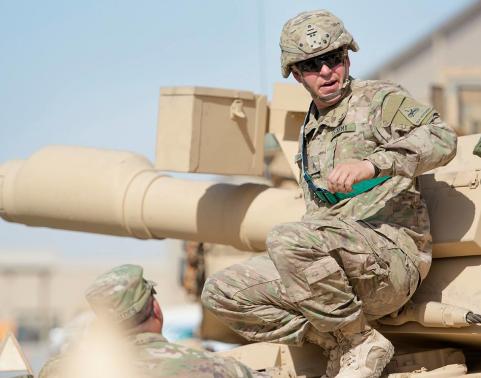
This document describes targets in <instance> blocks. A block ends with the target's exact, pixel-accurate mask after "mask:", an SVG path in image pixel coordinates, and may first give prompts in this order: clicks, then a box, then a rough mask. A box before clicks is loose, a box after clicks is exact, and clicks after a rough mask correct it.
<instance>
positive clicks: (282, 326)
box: [202, 219, 419, 349]
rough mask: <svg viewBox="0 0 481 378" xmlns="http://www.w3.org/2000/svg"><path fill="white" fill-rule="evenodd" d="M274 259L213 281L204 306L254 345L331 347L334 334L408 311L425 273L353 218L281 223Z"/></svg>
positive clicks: (271, 244)
mask: <svg viewBox="0 0 481 378" xmlns="http://www.w3.org/2000/svg"><path fill="white" fill-rule="evenodd" d="M267 247H268V254H269V256H267V255H261V256H256V257H254V258H252V259H250V260H248V261H246V262H244V263H240V264H236V265H233V266H231V267H229V268H227V269H225V270H223V271H220V272H218V273H216V274H214V275H213V276H212V277H210V278H209V279H208V280H207V282H206V284H205V286H204V291H203V293H202V302H203V304H204V305H205V306H206V307H207V308H208V309H209V310H210V311H212V312H213V313H214V314H216V315H217V316H218V317H220V318H221V319H222V320H224V321H225V322H226V323H227V324H228V325H229V326H230V327H231V328H232V329H233V330H234V331H236V332H237V333H239V334H240V335H241V336H243V337H245V338H246V339H248V340H252V341H271V342H281V343H287V344H292V345H301V344H302V343H303V342H304V341H305V339H306V337H307V338H308V341H310V342H314V343H316V344H319V345H321V346H323V347H324V348H328V349H330V348H331V347H332V342H335V340H334V339H333V338H332V335H331V332H333V331H335V330H337V329H339V328H343V327H345V326H348V325H349V326H351V325H352V324H356V322H358V321H359V320H360V319H362V318H364V317H365V318H367V319H368V320H372V319H376V318H380V317H382V316H385V315H387V314H390V313H392V312H394V311H396V310H397V309H399V308H400V307H402V306H403V305H404V304H405V303H406V302H407V301H408V299H409V298H410V297H411V296H412V294H413V293H414V291H415V289H416V287H417V285H418V282H419V274H418V271H417V269H416V267H415V266H414V264H413V263H412V262H411V260H410V259H409V258H408V256H407V255H406V254H405V253H404V252H403V251H402V250H400V249H399V248H398V247H397V246H396V245H395V244H394V243H393V242H392V241H390V240H389V239H387V238H386V237H384V236H383V235H380V234H378V233H377V232H376V231H374V230H373V229H372V228H371V227H369V225H368V224H366V223H361V222H355V221H349V220H347V221H346V220H337V219H334V220H328V221H316V222H295V223H286V224H281V225H278V226H275V227H274V228H273V229H272V231H271V232H270V234H269V236H268V239H267Z"/></svg>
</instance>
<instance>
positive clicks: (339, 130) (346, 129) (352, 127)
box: [331, 123, 356, 140]
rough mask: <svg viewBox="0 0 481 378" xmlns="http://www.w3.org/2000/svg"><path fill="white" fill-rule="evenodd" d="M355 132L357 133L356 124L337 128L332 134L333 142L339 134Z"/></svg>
mask: <svg viewBox="0 0 481 378" xmlns="http://www.w3.org/2000/svg"><path fill="white" fill-rule="evenodd" d="M353 131H356V124H355V123H348V124H347V125H341V126H337V127H336V128H335V129H334V130H332V132H331V140H333V139H334V138H335V137H337V136H338V135H339V134H342V133H348V132H353Z"/></svg>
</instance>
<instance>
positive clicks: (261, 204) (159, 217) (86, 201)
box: [0, 84, 481, 376]
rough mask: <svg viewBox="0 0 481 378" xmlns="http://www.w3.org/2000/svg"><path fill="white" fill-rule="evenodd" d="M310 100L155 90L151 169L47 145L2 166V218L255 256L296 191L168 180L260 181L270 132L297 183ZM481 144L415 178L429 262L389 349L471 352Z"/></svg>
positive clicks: (478, 293) (139, 161)
mask: <svg viewBox="0 0 481 378" xmlns="http://www.w3.org/2000/svg"><path fill="white" fill-rule="evenodd" d="M308 102H309V98H308V97H307V94H306V93H305V91H303V90H302V88H300V87H297V86H292V85H287V84H282V85H277V86H276V87H275V91H274V96H273V100H272V103H271V104H270V105H269V106H268V104H267V102H266V98H265V97H264V96H259V95H255V94H253V93H251V92H245V91H234V90H223V89H212V88H198V87H191V88H164V89H162V91H161V96H160V105H159V108H160V111H159V124H158V140H157V157H156V162H155V164H152V163H151V162H149V161H148V160H147V159H145V158H144V157H142V156H139V155H136V154H133V153H130V152H124V151H111V150H100V149H92V148H83V147H66V146H50V147H46V148H44V149H42V150H40V151H38V152H37V153H35V154H34V155H32V156H31V157H30V158H28V159H27V160H13V161H9V162H5V163H3V164H1V165H0V216H1V217H2V218H3V219H5V220H6V221H10V222H16V223H23V224H25V225H29V226H37V227H50V228H58V229H66V230H76V231H84V232H93V233H100V234H109V235H119V236H126V237H135V238H140V239H162V238H176V239H183V240H195V241H202V242H210V243H220V244H228V245H232V246H234V247H236V248H239V249H242V250H249V251H263V250H264V249H265V239H266V236H267V233H268V232H269V230H270V229H271V228H272V226H274V225H275V224H278V223H283V222H288V221H295V220H299V219H300V217H301V216H302V214H303V212H304V204H303V200H302V198H301V197H300V194H299V191H298V190H297V189H280V188H273V187H270V186H268V185H265V184H259V183H255V182H253V183H248V184H241V185H236V184H226V183H219V182H215V181H199V180H191V179H189V178H177V177H172V176H169V173H168V171H180V172H186V173H192V174H195V173H215V174H220V175H251V176H254V175H257V176H260V175H262V174H263V171H264V148H263V146H264V135H265V133H266V132H270V133H273V134H274V135H275V136H276V139H277V141H278V143H279V145H280V147H281V150H282V152H283V153H284V155H285V157H286V158H287V161H288V162H289V167H290V169H291V172H292V175H293V176H294V177H298V176H299V172H298V168H297V166H296V165H295V164H294V161H293V159H292V156H293V155H294V154H295V152H296V150H297V140H298V135H299V127H300V124H301V123H302V119H303V116H304V112H305V109H306V108H307V104H308ZM479 138H480V135H471V136H465V137H461V138H460V140H459V146H458V155H457V156H456V158H455V159H454V160H453V161H452V162H451V163H449V164H448V165H447V166H446V167H443V168H439V169H437V170H435V171H434V172H429V173H427V174H425V175H423V176H422V177H421V178H420V180H419V181H420V187H421V190H422V193H423V195H424V197H425V198H426V199H427V202H428V205H429V210H430V215H431V221H432V234H433V238H434V248H433V256H434V258H435V261H434V263H433V267H432V269H431V272H430V273H429V276H428V278H427V279H426V280H425V282H424V283H423V285H422V286H421V288H419V290H418V291H417V292H416V294H415V296H414V297H413V300H412V302H410V303H409V305H407V306H405V308H404V309H403V310H402V311H400V312H399V313H398V314H393V315H392V316H391V317H390V318H388V319H383V320H381V321H380V323H382V325H380V326H379V329H380V330H381V331H382V332H383V333H386V334H387V335H389V337H390V338H392V339H393V340H396V341H398V342H399V343H403V344H405V345H406V344H408V345H409V344H410V343H412V342H413V340H422V341H423V342H427V341H429V342H431V341H441V342H444V343H452V342H455V343H457V344H458V345H462V346H465V347H467V348H470V347H475V348H481V328H480V327H479V326H478V325H476V324H479V323H480V321H481V318H480V317H479V316H478V315H477V314H480V313H481V290H480V289H481V284H479V281H478V277H479V276H481V222H480V216H481V188H480V179H481V173H480V171H481V159H480V158H479V157H476V156H474V155H472V150H473V147H474V145H475V144H476V142H477V141H478V140H479ZM416 343H417V341H416ZM250 347H251V348H252V346H250ZM263 348H264V347H263ZM281 349H282V348H281ZM281 349H278V350H276V351H273V350H272V355H275V354H276V353H281V354H282V353H284V354H285V353H291V354H290V357H289V358H290V360H289V361H291V362H290V363H288V364H287V365H289V364H290V365H289V366H290V367H289V369H294V368H293V366H296V363H297V364H298V365H299V364H301V365H302V364H304V365H303V366H305V364H306V363H307V362H306V361H307V360H306V358H305V357H304V359H303V358H301V357H299V356H302V355H303V354H302V352H292V348H286V349H282V350H281ZM289 351H291V352H289ZM269 353H271V352H269ZM306 353H307V354H305V355H304V356H306V355H310V354H308V352H306ZM309 353H311V352H309ZM416 353H418V352H416ZM423 353H424V352H423ZM439 353H441V352H439ZM443 353H444V352H442V353H441V354H442V355H443V356H445V355H446V356H450V355H451V354H449V353H450V352H449V353H448V352H446V353H447V354H446V353H444V354H443ZM296 356H298V357H296ZM438 360H440V361H441V360H442V359H438ZM272 361H274V362H275V361H279V360H276V359H275V358H274V357H273V359H272ZM296 361H297V362H296ZM302 361H304V362H302ZM443 361H456V362H455V363H457V364H459V363H462V361H461V362H459V358H458V359H454V360H449V359H444V360H443ZM274 362H273V363H274ZM275 363H277V362H275ZM266 364H268V362H266ZM446 364H447V363H445V365H446ZM287 365H286V366H287ZM410 366H411V365H410ZM412 366H415V365H412ZM440 366H442V365H439V366H438V367H440ZM301 370H302V369H301ZM301 370H296V369H294V371H301ZM302 371H304V372H305V371H306V370H305V369H304V370H302ZM393 371H394V370H393ZM403 371H404V370H403ZM455 371H456V372H459V369H458V370H456V369H455ZM446 376H448V375H446Z"/></svg>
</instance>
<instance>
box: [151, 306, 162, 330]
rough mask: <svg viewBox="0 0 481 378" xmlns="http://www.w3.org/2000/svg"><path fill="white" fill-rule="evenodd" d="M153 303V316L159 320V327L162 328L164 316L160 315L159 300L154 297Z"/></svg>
mask: <svg viewBox="0 0 481 378" xmlns="http://www.w3.org/2000/svg"><path fill="white" fill-rule="evenodd" d="M152 305H153V310H152V311H153V313H154V317H155V318H156V319H157V320H158V321H159V322H160V328H161V329H162V325H163V324H164V316H163V315H162V310H161V309H160V305H159V302H157V300H156V299H154V302H153V303H152Z"/></svg>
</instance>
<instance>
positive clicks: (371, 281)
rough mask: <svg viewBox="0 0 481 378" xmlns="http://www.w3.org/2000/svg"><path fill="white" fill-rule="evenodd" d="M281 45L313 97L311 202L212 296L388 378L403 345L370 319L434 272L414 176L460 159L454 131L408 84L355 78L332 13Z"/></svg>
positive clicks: (308, 152)
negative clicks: (395, 344) (396, 346)
mask: <svg viewBox="0 0 481 378" xmlns="http://www.w3.org/2000/svg"><path fill="white" fill-rule="evenodd" d="M280 47H281V68H282V75H283V76H284V77H285V78H287V77H288V76H289V74H290V73H291V72H292V73H293V75H294V78H295V79H296V80H297V81H298V82H299V83H301V84H302V85H303V86H304V87H305V89H306V90H307V91H308V92H309V94H310V95H311V96H312V102H311V104H310V107H309V109H308V111H307V115H306V118H305V121H304V124H303V125H302V127H301V133H300V138H299V153H298V154H297V156H296V161H297V163H298V165H299V168H300V170H301V186H302V189H303V192H304V199H305V202H306V208H307V212H306V214H305V215H304V217H303V219H302V221H301V222H294V223H288V224H281V225H277V226H275V227H274V228H273V229H272V231H271V232H270V234H269V235H268V237H267V243H266V244H267V251H268V255H269V256H268V257H266V256H262V257H255V258H254V259H252V260H250V261H248V262H246V263H244V264H238V265H234V266H232V267H230V268H228V269H226V270H224V271H221V272H219V273H217V274H215V275H214V276H213V277H211V278H210V279H209V280H208V281H207V283H206V285H205V287H204V292H203V295H202V299H203V303H204V304H205V306H206V307H207V308H209V309H210V310H211V311H213V312H214V313H215V314H217V315H218V316H219V317H220V318H222V319H223V320H224V321H225V322H226V323H227V324H228V325H229V326H230V327H231V328H233V329H234V330H235V331H236V332H238V333H239V334H240V335H242V336H244V337H245V338H247V339H249V340H255V341H273V342H280V343H289V344H297V345H299V344H302V343H303V342H304V341H305V340H307V341H310V342H313V343H316V344H319V345H321V346H322V347H323V348H325V350H326V351H327V353H326V355H327V356H328V367H327V371H326V375H327V376H328V377H334V376H336V377H349V378H352V377H379V376H380V375H381V372H382V370H383V369H384V367H385V366H386V364H387V363H388V362H389V360H390V359H391V358H392V355H393V352H394V348H393V346H392V344H391V343H390V341H389V340H387V339H386V338H385V337H383V336H382V335H381V334H380V333H379V332H378V331H376V330H375V329H374V328H372V326H371V325H370V324H369V321H372V320H375V319H377V318H380V317H382V316H385V315H387V314H390V313H392V312H394V311H396V310H398V309H400V308H401V307H402V306H403V305H404V304H405V303H406V302H407V301H408V300H409V298H410V297H411V296H412V295H413V293H414V291H415V290H416V288H417V287H418V286H419V284H420V283H421V281H422V280H423V279H424V278H425V277H426V275H427V273H428V270H429V267H430V264H431V244H432V241H431V236H430V230H429V218H428V211H427V208H426V204H425V202H424V200H423V199H422V198H421V196H420V193H419V191H418V189H417V187H416V177H417V176H419V175H420V174H422V173H424V172H426V171H428V170H430V169H433V168H436V167H439V166H442V165H444V164H446V163H448V162H449V161H450V160H451V159H452V158H453V157H454V155H455V152H456V135H455V133H454V132H453V131H452V130H451V129H450V128H449V127H448V126H447V125H446V124H445V123H444V122H443V121H442V120H441V119H440V117H439V114H438V113H437V112H436V111H435V110H434V109H433V108H432V107H430V106H428V105H423V104H421V103H419V102H418V101H416V100H414V99H413V98H412V97H411V96H410V95H409V94H408V93H407V92H406V91H405V90H404V89H403V88H401V87H400V86H398V85H395V84H393V83H390V82H382V81H363V80H357V79H354V78H352V77H351V76H349V66H350V61H349V56H348V50H352V51H354V52H356V51H358V49H359V47H358V45H357V43H356V42H355V40H354V39H353V37H352V36H351V34H350V33H349V32H348V31H347V30H346V29H345V27H344V25H343V23H342V21H341V20H340V19H338V18H337V17H336V16H334V15H333V14H331V13H329V12H328V11H325V10H320V11H311V12H304V13H301V14H299V15H297V16H296V17H294V18H292V19H290V20H288V21H287V23H286V24H285V25H284V27H283V30H282V34H281V38H280ZM356 184H357V185H356ZM279 206H282V204H279Z"/></svg>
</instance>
